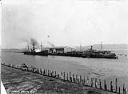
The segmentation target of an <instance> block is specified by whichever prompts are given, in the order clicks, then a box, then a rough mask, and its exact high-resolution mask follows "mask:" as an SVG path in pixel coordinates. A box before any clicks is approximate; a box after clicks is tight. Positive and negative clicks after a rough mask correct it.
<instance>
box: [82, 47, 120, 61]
mask: <svg viewBox="0 0 128 94" xmlns="http://www.w3.org/2000/svg"><path fill="white" fill-rule="evenodd" d="M82 57H85V58H108V59H117V58H118V57H117V56H116V54H115V53H112V52H111V51H105V50H94V49H92V46H91V48H90V49H88V50H87V51H85V52H84V53H83V55H82Z"/></svg>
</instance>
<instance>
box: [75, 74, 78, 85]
mask: <svg viewBox="0 0 128 94" xmlns="http://www.w3.org/2000/svg"><path fill="white" fill-rule="evenodd" d="M75 82H76V83H77V82H78V75H77V74H76V80H75Z"/></svg>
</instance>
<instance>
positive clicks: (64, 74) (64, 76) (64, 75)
mask: <svg viewBox="0 0 128 94" xmlns="http://www.w3.org/2000/svg"><path fill="white" fill-rule="evenodd" d="M64 81H65V72H64Z"/></svg>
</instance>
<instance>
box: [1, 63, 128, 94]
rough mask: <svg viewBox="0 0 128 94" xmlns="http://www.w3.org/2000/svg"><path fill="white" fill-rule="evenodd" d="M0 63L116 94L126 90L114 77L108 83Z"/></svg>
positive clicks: (74, 75)
mask: <svg viewBox="0 0 128 94" xmlns="http://www.w3.org/2000/svg"><path fill="white" fill-rule="evenodd" d="M2 65H5V66H8V67H12V68H16V69H20V70H22V71H28V72H33V73H37V74H40V75H43V76H48V77H53V78H56V79H60V80H63V81H68V82H71V83H76V84H79V85H83V86H88V87H93V88H97V89H100V90H105V91H109V92H113V93H117V94H126V93H127V90H126V88H125V84H123V87H121V86H118V80H117V78H116V79H115V81H114V82H113V81H110V83H108V82H107V81H106V80H101V79H98V78H90V77H88V76H87V77H85V76H84V77H83V76H81V75H78V74H74V73H71V72H61V73H58V72H57V71H55V70H49V69H41V68H35V67H31V66H27V67H18V66H15V65H12V64H5V63H2Z"/></svg>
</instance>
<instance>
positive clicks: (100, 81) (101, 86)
mask: <svg viewBox="0 0 128 94" xmlns="http://www.w3.org/2000/svg"><path fill="white" fill-rule="evenodd" d="M99 84H100V89H102V83H101V79H99Z"/></svg>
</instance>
